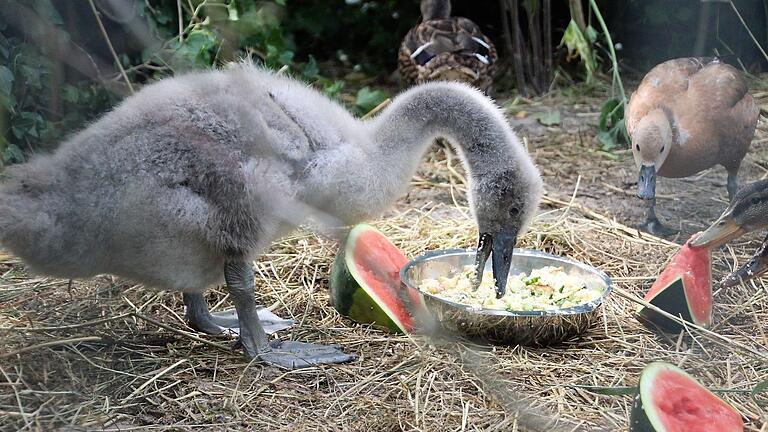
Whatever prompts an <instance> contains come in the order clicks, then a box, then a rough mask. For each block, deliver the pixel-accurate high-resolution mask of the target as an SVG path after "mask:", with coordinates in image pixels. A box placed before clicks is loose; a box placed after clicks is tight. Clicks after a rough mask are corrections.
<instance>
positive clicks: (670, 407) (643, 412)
mask: <svg viewBox="0 0 768 432" xmlns="http://www.w3.org/2000/svg"><path fill="white" fill-rule="evenodd" d="M639 387H640V389H639V390H640V391H639V392H638V394H637V396H636V397H635V403H634V405H633V407H632V414H631V417H630V426H629V430H630V432H740V431H743V430H744V422H743V421H742V419H741V415H740V414H739V413H738V412H737V411H736V410H735V409H734V408H733V407H732V406H731V405H729V404H728V403H726V402H725V401H723V400H722V399H720V398H718V397H717V396H715V395H714V394H713V393H712V392H710V391H709V390H707V389H706V388H705V387H704V386H702V385H701V384H699V383H698V382H697V381H696V380H695V379H693V377H691V376H690V375H688V374H687V373H685V372H684V371H683V370H682V369H680V368H678V367H676V366H674V365H671V364H669V363H664V362H654V363H651V364H649V365H648V366H646V367H645V369H643V372H642V373H641V374H640V385H639Z"/></svg>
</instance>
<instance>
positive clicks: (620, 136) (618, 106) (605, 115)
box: [597, 99, 629, 151]
mask: <svg viewBox="0 0 768 432" xmlns="http://www.w3.org/2000/svg"><path fill="white" fill-rule="evenodd" d="M597 140H598V141H599V142H600V144H602V145H603V150H605V151H609V150H612V149H614V148H616V147H618V146H619V145H622V144H627V143H629V135H628V134H627V128H626V125H625V123H624V103H623V102H622V101H620V100H618V99H608V100H607V101H605V102H604V103H603V105H602V106H601V107H600V122H599V124H598V126H597Z"/></svg>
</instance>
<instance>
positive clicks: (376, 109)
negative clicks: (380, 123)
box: [361, 98, 392, 120]
mask: <svg viewBox="0 0 768 432" xmlns="http://www.w3.org/2000/svg"><path fill="white" fill-rule="evenodd" d="M391 102H392V99H391V98H387V99H385V100H384V102H382V103H380V104H378V105H376V106H375V107H373V109H372V110H370V111H368V112H367V113H365V115H364V116H363V117H362V118H361V120H365V119H368V118H371V117H373V116H374V115H376V113H378V112H379V111H381V110H383V109H384V108H385V107H386V106H387V105H389V104H390V103H391Z"/></svg>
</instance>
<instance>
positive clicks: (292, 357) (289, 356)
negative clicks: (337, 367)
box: [249, 340, 357, 369]
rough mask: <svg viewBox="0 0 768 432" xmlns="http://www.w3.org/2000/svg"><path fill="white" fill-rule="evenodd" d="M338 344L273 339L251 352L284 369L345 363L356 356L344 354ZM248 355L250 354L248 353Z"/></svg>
mask: <svg viewBox="0 0 768 432" xmlns="http://www.w3.org/2000/svg"><path fill="white" fill-rule="evenodd" d="M340 348H341V347H340V346H339V345H318V344H312V343H306V342H294V341H280V340H273V341H271V342H270V343H269V349H267V350H264V351H263V352H260V353H253V354H254V355H253V356H252V357H258V358H259V359H261V360H262V361H264V362H266V363H269V364H272V365H275V366H279V367H282V368H285V369H300V368H305V367H310V366H316V365H321V364H335V363H346V362H349V361H352V360H355V359H356V358H357V357H356V356H354V355H351V354H346V353H344V352H343V351H341V349H340ZM249 356H250V354H249Z"/></svg>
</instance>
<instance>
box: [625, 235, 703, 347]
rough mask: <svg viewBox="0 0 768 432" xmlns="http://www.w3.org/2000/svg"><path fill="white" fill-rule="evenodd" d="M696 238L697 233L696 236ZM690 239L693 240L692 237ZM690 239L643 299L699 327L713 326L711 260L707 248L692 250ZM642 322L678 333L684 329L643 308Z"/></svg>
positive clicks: (639, 313) (639, 314) (640, 313)
mask: <svg viewBox="0 0 768 432" xmlns="http://www.w3.org/2000/svg"><path fill="white" fill-rule="evenodd" d="M696 235H698V234H696ZM691 238H693V237H691ZM689 242H690V239H689V240H688V242H686V243H685V244H684V245H683V246H682V247H681V248H680V250H679V251H678V252H677V253H676V254H675V256H673V257H672V260H671V261H670V262H669V264H667V266H666V267H665V268H664V271H662V272H661V274H660V275H659V277H658V278H657V279H656V281H655V282H654V283H653V285H652V286H651V289H650V290H649V291H648V293H647V294H646V295H645V297H644V298H643V300H645V301H646V302H648V303H650V304H652V305H654V306H656V307H658V308H660V309H662V310H663V311H665V312H668V313H670V314H672V315H675V316H679V317H681V318H682V319H684V320H686V321H688V322H692V323H695V324H697V325H699V326H702V327H705V328H706V327H709V326H710V325H711V324H712V266H711V264H712V257H711V254H710V251H709V249H707V248H692V247H691V246H689V244H688V243H689ZM638 316H639V318H640V319H641V321H644V322H646V323H653V324H655V325H656V326H658V327H660V328H661V329H664V330H667V331H671V332H678V331H680V330H682V328H683V326H682V325H681V324H680V323H678V322H677V321H673V320H671V319H669V318H667V317H665V316H664V315H662V314H660V313H658V312H656V311H654V310H652V309H650V308H647V307H644V306H641V307H640V308H639V309H638Z"/></svg>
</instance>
